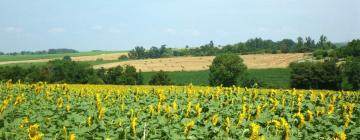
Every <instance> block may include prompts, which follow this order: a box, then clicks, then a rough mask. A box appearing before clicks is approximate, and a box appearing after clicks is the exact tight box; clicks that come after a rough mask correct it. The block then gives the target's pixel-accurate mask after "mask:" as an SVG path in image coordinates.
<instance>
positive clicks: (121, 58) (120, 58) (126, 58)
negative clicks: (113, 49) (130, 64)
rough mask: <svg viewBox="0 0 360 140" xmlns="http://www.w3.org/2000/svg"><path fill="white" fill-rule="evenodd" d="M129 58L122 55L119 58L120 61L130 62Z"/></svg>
mask: <svg viewBox="0 0 360 140" xmlns="http://www.w3.org/2000/svg"><path fill="white" fill-rule="evenodd" d="M128 59H129V57H128V56H127V55H121V56H119V58H118V60H128Z"/></svg>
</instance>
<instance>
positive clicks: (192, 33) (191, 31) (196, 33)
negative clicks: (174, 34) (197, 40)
mask: <svg viewBox="0 0 360 140" xmlns="http://www.w3.org/2000/svg"><path fill="white" fill-rule="evenodd" d="M184 32H185V34H189V35H191V36H195V37H197V36H200V35H201V33H200V31H198V30H194V29H185V30H184Z"/></svg>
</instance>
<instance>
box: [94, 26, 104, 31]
mask: <svg viewBox="0 0 360 140" xmlns="http://www.w3.org/2000/svg"><path fill="white" fill-rule="evenodd" d="M91 29H93V30H97V31H101V30H104V27H103V26H100V25H95V26H93V27H91Z"/></svg>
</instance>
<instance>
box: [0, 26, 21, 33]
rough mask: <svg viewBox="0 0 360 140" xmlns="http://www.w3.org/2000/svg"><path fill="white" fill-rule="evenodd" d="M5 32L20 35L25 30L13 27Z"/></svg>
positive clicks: (7, 28)
mask: <svg viewBox="0 0 360 140" xmlns="http://www.w3.org/2000/svg"><path fill="white" fill-rule="evenodd" d="M3 31H4V32H8V33H19V32H22V31H23V29H22V28H19V27H13V26H9V27H6V28H4V29H3Z"/></svg>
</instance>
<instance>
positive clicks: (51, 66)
mask: <svg viewBox="0 0 360 140" xmlns="http://www.w3.org/2000/svg"><path fill="white" fill-rule="evenodd" d="M10 79H11V80H13V81H14V82H15V81H18V80H21V81H25V82H29V83H35V82H39V81H46V82H48V83H77V84H126V85H136V84H142V83H143V82H142V81H143V79H142V75H141V72H137V71H136V69H135V67H133V66H124V67H121V66H117V67H115V68H110V69H98V70H97V69H93V68H92V67H91V65H89V64H87V63H81V62H74V61H71V60H69V59H68V58H67V59H63V60H53V61H50V62H48V63H47V64H46V65H43V66H35V65H32V66H30V67H20V66H6V67H0V81H1V80H10Z"/></svg>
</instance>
